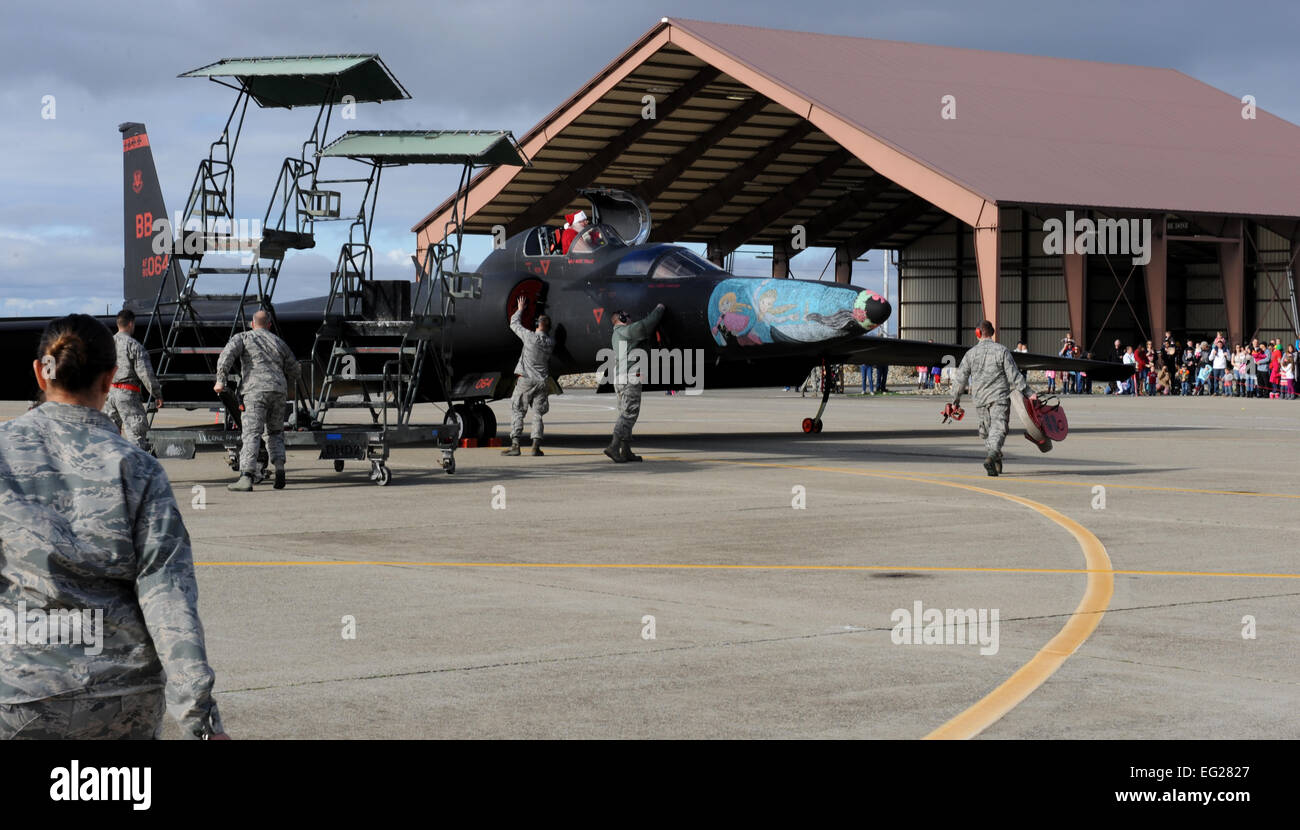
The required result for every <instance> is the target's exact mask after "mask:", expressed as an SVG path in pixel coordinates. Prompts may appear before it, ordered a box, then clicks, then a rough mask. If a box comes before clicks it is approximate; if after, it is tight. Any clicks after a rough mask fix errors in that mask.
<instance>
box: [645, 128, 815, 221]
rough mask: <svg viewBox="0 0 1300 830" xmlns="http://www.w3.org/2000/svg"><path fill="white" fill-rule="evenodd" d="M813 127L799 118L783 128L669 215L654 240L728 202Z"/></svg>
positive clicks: (705, 215) (707, 216)
mask: <svg viewBox="0 0 1300 830" xmlns="http://www.w3.org/2000/svg"><path fill="white" fill-rule="evenodd" d="M812 131H813V125H812V124H811V123H809V122H808V121H804V120H801V121H800V122H799V123H798V124H796V125H794V126H793V127H791V128H790V129H789V130H786V132H785V134H784V135H782V136H781V137H780V138H778V139H776V140H775V141H773V142H772V143H771V144H768V145H767V146H766V147H764V148H763V149H762V150H760V151H758V152H757V153H755V154H754V155H753V156H750V158H749V159H748V160H747V161H744V162H742V163H741V164H739V165H737V166H736V168H735V169H734V170H732V171H731V172H730V173H728V174H727V175H726V176H724V177H723V178H722V180H721V181H719V182H718V183H717V184H716V185H714V186H713V187H711V188H709V189H708V190H706V191H705V192H704V193H703V194H701V195H700V196H699V197H698V198H696V199H695V200H694V201H693V202H691V203H690V204H689V205H686V206H685V207H683V208H682V209H681V210H679V211H677V212H676V213H674V214H673V215H672V218H671V219H669V220H668V221H667V222H665V223H663V224H662V225H660V226H659V227H658V228H657V229H655V231H653V232H652V233H651V238H652V239H654V240H656V241H661V242H662V241H669V242H671V241H672V240H674V239H678V238H680V237H681V236H682V234H684V233H686V232H687V231H689V230H690V229H691V228H693V227H695V226H696V225H698V224H699V223H700V222H702V221H704V220H705V219H708V218H709V217H710V216H712V215H713V214H714V213H716V212H717V211H718V209H719V208H721V207H722V206H723V205H725V204H727V202H730V201H731V200H732V198H734V197H735V196H736V194H738V193H740V191H741V190H744V188H745V185H746V184H748V183H749V181H750V179H752V178H754V176H757V175H758V174H759V173H761V172H763V170H764V168H766V167H767V166H768V165H769V164H771V163H772V162H774V161H776V160H777V158H779V157H780V156H781V154H782V153H784V152H786V151H787V150H789V149H790V148H791V147H793V146H794V145H796V144H798V143H799V142H800V141H801V140H803V139H804V138H805V137H806V136H807V135H808V134H809V133H810V132H812Z"/></svg>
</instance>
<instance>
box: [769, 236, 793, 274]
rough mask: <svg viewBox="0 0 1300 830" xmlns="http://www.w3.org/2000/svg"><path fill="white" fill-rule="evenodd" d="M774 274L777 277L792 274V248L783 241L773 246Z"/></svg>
mask: <svg viewBox="0 0 1300 830" xmlns="http://www.w3.org/2000/svg"><path fill="white" fill-rule="evenodd" d="M772 276H773V277H774V278H776V279H785V278H786V277H788V276H790V249H789V248H787V247H786V245H785V244H784V243H781V242H778V243H777V244H775V245H773V246H772Z"/></svg>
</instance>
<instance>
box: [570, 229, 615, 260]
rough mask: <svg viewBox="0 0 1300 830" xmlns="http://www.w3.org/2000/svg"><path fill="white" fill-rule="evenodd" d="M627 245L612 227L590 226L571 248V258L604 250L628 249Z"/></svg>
mask: <svg viewBox="0 0 1300 830" xmlns="http://www.w3.org/2000/svg"><path fill="white" fill-rule="evenodd" d="M626 247H627V243H626V242H624V241H623V237H621V236H619V234H618V231H616V230H614V227H613V226H612V225H606V224H604V223H601V224H599V225H588V226H587V227H586V228H584V229H583V231H582V232H581V233H580V234H578V236H577V238H576V239H574V240H573V244H572V245H570V246H569V256H575V255H580V254H590V253H594V252H596V251H598V250H600V249H602V248H626Z"/></svg>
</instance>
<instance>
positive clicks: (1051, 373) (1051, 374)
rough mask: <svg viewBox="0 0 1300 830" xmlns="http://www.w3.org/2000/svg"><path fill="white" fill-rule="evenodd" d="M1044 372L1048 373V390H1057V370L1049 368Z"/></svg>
mask: <svg viewBox="0 0 1300 830" xmlns="http://www.w3.org/2000/svg"><path fill="white" fill-rule="evenodd" d="M1043 374H1045V375H1047V391H1048V392H1049V393H1051V392H1055V391H1056V371H1055V370H1054V369H1048V370H1047V371H1046V372H1043Z"/></svg>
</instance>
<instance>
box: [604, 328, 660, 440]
mask: <svg viewBox="0 0 1300 830" xmlns="http://www.w3.org/2000/svg"><path fill="white" fill-rule="evenodd" d="M663 316H664V310H663V309H662V308H656V309H655V310H654V311H652V312H650V313H649V314H647V315H646V316H645V319H643V320H638V321H637V322H635V323H628V324H627V325H625V326H614V335H613V337H612V338H610V347H611V348H612V349H613V350H614V392H615V394H616V395H617V397H618V420H617V421H615V422H614V437H615V438H616V439H618V440H619V441H631V440H632V427H633V426H635V425H636V419H637V417H638V416H639V415H640V414H641V378H640V377H629V372H628V370H629V368H631V367H630V366H629V365H628V363H630V362H631V361H630V359H629V355H631V353H632V351H633V350H634V349H638V348H642V346H643V343H644V341H645V339H646V338H647V337H649V336H650V333H651V332H653V331H654V330H655V327H656V326H658V325H659V320H660V319H662V318H663Z"/></svg>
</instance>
